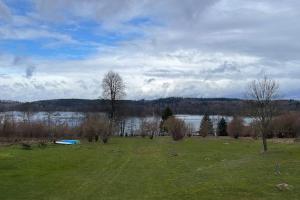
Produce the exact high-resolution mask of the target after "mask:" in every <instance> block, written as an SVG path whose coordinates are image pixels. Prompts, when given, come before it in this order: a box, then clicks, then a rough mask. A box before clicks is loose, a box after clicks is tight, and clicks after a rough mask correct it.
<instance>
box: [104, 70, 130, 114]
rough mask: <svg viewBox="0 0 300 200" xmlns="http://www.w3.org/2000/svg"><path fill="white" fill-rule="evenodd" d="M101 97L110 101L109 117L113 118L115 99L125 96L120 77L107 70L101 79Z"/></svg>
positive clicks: (123, 85)
mask: <svg viewBox="0 0 300 200" xmlns="http://www.w3.org/2000/svg"><path fill="white" fill-rule="evenodd" d="M102 89H103V97H104V98H105V99H108V100H109V101H110V105H111V111H110V118H111V119H113V118H114V117H115V116H114V115H115V110H116V101H117V100H119V99H121V98H122V97H124V96H125V84H124V82H123V79H122V77H121V76H120V75H119V74H118V73H116V72H113V71H109V72H108V73H107V74H106V75H105V76H104V78H103V80H102Z"/></svg>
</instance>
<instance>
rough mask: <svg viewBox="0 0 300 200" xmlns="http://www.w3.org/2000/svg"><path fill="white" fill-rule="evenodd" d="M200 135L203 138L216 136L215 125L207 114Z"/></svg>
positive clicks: (202, 122) (201, 125)
mask: <svg viewBox="0 0 300 200" xmlns="http://www.w3.org/2000/svg"><path fill="white" fill-rule="evenodd" d="M199 133H200V135H202V136H203V137H206V136H207V135H213V134H214V128H213V123H212V121H211V119H210V117H209V115H207V114H205V115H204V116H203V118H202V120H201V124H200V131H199Z"/></svg>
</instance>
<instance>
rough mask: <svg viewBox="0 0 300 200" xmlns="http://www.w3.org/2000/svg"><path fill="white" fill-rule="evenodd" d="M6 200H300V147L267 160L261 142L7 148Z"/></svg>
mask: <svg viewBox="0 0 300 200" xmlns="http://www.w3.org/2000/svg"><path fill="white" fill-rule="evenodd" d="M276 163H278V165H279V168H280V174H276V173H275V172H276V170H275V168H276V167H275V166H276ZM278 183H288V184H289V185H292V189H291V190H286V191H279V190H278V189H277V188H276V187H275V186H276V184H278ZM0 199H1V200H5V199H30V200H32V199H70V200H71V199H72V200H76V199H103V200H110V199H130V200H132V199H137V200H143V199H164V200H165V199H170V200H176V199H178V200H179V199H180V200H182V199H189V200H190V199H212V200H218V199H226V200H235V199H239V200H240V199H253V200H254V199H255V200H259V199H264V200H266V199H270V200H276V199H280V200H281V199H295V200H296V199H297V200H299V199H300V145H299V144H272V143H269V152H268V153H266V154H262V153H261V142H260V141H252V140H245V139H243V140H234V139H203V138H189V139H185V140H183V141H180V142H173V141H172V140H171V138H168V137H165V138H156V139H154V140H149V139H142V138H113V139H112V140H110V141H109V143H108V144H105V145H103V144H100V143H98V144H95V143H94V144H88V143H84V144H81V145H74V146H61V145H50V146H48V147H47V148H46V149H40V148H38V147H35V148H33V150H22V149H21V148H20V146H11V147H0Z"/></svg>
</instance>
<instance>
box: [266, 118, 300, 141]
mask: <svg viewBox="0 0 300 200" xmlns="http://www.w3.org/2000/svg"><path fill="white" fill-rule="evenodd" d="M271 125H272V132H273V133H274V135H276V136H277V137H280V138H295V137H297V135H298V134H299V132H300V114H298V113H286V114H283V115H280V116H277V117H275V118H274V120H273V122H272V124H271Z"/></svg>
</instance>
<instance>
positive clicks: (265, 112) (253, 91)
mask: <svg viewBox="0 0 300 200" xmlns="http://www.w3.org/2000/svg"><path fill="white" fill-rule="evenodd" d="M278 92H279V84H278V82H277V81H275V80H272V79H270V78H268V77H267V76H264V78H263V79H259V80H254V81H252V82H251V83H250V84H249V86H248V92H247V96H248V98H250V101H249V103H250V105H251V111H252V116H253V117H254V118H255V119H256V120H257V122H258V125H259V130H260V133H261V136H262V140H263V147H264V152H266V151H267V150H268V148H267V134H268V131H269V130H270V124H271V121H272V119H273V116H274V114H275V112H276V104H275V101H274V100H275V99H277V98H278V97H279V94H278Z"/></svg>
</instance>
